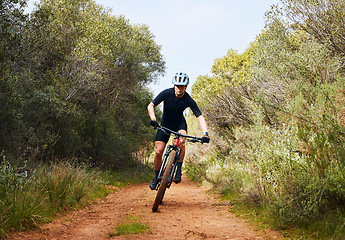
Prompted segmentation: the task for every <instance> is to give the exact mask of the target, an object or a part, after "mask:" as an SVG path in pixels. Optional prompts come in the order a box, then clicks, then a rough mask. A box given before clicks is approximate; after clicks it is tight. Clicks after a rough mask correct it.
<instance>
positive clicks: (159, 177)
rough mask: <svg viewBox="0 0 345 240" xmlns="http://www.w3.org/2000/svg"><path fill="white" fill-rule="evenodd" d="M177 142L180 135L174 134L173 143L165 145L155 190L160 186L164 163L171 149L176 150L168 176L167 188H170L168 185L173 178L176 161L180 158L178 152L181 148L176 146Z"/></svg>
mask: <svg viewBox="0 0 345 240" xmlns="http://www.w3.org/2000/svg"><path fill="white" fill-rule="evenodd" d="M179 142H180V137H179V136H177V135H176V136H175V137H174V143H173V145H168V146H167V149H166V151H165V154H164V157H163V161H162V165H161V168H160V170H159V173H158V185H157V188H156V190H157V189H158V188H159V186H160V183H161V180H162V178H163V173H164V169H165V165H166V163H167V161H168V157H169V155H170V153H171V152H172V151H176V155H175V159H174V163H173V167H172V170H171V173H170V177H169V178H168V185H167V188H170V186H171V183H172V181H173V179H174V174H175V172H176V168H177V162H178V160H179V158H180V154H181V148H179V147H178V144H179Z"/></svg>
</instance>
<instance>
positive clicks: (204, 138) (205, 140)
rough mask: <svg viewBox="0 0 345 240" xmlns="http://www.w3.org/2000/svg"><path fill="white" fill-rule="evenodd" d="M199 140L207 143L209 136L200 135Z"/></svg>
mask: <svg viewBox="0 0 345 240" xmlns="http://www.w3.org/2000/svg"><path fill="white" fill-rule="evenodd" d="M201 141H202V142H203V143H209V142H210V138H209V136H206V135H205V136H203V137H202V139H201Z"/></svg>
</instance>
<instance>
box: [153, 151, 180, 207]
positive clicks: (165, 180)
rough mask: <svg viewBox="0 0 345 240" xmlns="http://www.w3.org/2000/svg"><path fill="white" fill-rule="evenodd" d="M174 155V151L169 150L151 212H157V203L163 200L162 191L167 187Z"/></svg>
mask: <svg viewBox="0 0 345 240" xmlns="http://www.w3.org/2000/svg"><path fill="white" fill-rule="evenodd" d="M175 156H176V151H171V153H170V155H169V158H168V162H167V164H166V166H165V170H164V173H163V179H162V181H161V184H160V186H159V188H158V191H157V195H156V199H155V201H154V203H153V206H152V211H153V212H157V210H158V206H159V204H161V203H162V201H163V197H164V193H165V190H166V188H167V184H168V178H169V176H170V173H171V169H172V166H173V163H174V160H175Z"/></svg>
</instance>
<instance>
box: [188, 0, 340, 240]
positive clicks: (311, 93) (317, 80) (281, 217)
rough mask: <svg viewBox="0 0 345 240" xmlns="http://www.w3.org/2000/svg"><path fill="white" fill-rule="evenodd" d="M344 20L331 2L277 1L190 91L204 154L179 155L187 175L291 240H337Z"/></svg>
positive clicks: (336, 3)
mask: <svg viewBox="0 0 345 240" xmlns="http://www.w3.org/2000/svg"><path fill="white" fill-rule="evenodd" d="M344 13H345V5H344V2H343V1H340V0H328V1H318V0H316V1H302V0H283V1H281V3H280V5H279V7H274V8H272V9H271V11H269V12H267V14H266V27H265V29H263V31H262V33H261V34H260V35H259V36H257V38H256V40H255V41H254V42H253V43H251V44H250V46H248V48H247V49H246V50H245V51H244V52H243V53H238V52H237V51H234V50H229V52H228V53H227V55H225V56H224V57H221V58H219V59H216V60H215V62H214V65H213V67H212V74H211V75H206V76H200V77H199V78H198V80H197V82H196V83H195V84H194V85H193V96H194V97H195V98H197V99H198V102H200V103H201V105H202V110H203V113H204V114H205V115H206V117H207V120H208V123H209V124H210V125H211V126H212V131H211V132H212V134H211V138H212V144H210V145H209V146H207V147H206V146H205V150H204V152H203V153H202V154H197V152H195V153H194V152H193V154H191V155H188V154H187V156H190V157H191V158H189V160H188V161H189V166H188V174H189V175H190V176H191V177H192V178H194V179H196V180H199V181H207V182H209V183H212V184H213V185H214V186H215V187H216V188H217V189H218V190H219V191H221V192H222V193H223V194H224V196H227V198H228V199H230V200H231V202H232V203H233V204H235V206H237V207H241V208H242V210H243V211H244V210H245V209H247V210H248V206H250V209H251V210H250V211H248V212H251V213H255V214H253V216H254V217H255V218H257V216H256V215H258V216H259V217H261V219H262V220H263V221H268V222H269V224H270V225H271V226H274V227H275V228H276V229H280V230H286V229H294V230H296V229H297V231H299V232H302V233H299V234H298V235H296V236H293V237H294V238H302V239H303V238H315V239H319V238H326V239H343V238H344V237H345V227H344V226H345V225H344V223H345V209H344V203H345V195H344V193H345V192H344V189H345V181H344V179H345V178H344V176H345V145H344V143H345V142H344V140H345V139H344V138H345V121H344V116H345V115H344V114H345V112H344V105H345V102H344V100H345V78H344V60H345V59H344V49H345V43H344V41H343V39H344V37H345V25H344V22H345V14H344ZM218 136H219V137H218ZM237 207H235V208H234V209H236V208H237ZM290 237H291V236H290Z"/></svg>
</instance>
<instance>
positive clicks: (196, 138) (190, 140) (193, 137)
mask: <svg viewBox="0 0 345 240" xmlns="http://www.w3.org/2000/svg"><path fill="white" fill-rule="evenodd" d="M155 129H160V130H162V131H163V132H164V133H165V134H167V133H166V131H167V132H169V133H172V134H175V135H176V136H179V137H185V138H190V139H188V141H189V142H199V143H202V144H203V143H204V142H203V141H202V138H198V137H195V136H189V135H184V134H182V133H179V132H175V131H173V130H171V129H169V128H166V127H163V126H162V125H158V127H155Z"/></svg>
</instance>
